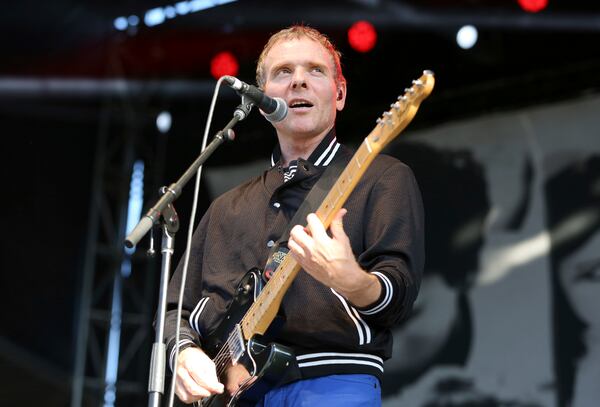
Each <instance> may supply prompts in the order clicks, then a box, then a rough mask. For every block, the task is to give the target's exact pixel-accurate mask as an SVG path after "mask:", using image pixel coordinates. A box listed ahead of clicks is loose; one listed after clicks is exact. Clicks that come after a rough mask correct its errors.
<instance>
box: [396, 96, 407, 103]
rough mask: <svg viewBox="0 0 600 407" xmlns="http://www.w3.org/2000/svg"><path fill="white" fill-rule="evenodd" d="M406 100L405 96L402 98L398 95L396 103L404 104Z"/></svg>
mask: <svg viewBox="0 0 600 407" xmlns="http://www.w3.org/2000/svg"><path fill="white" fill-rule="evenodd" d="M406 99H407V98H406V96H404V95H400V96H398V101H399V102H406Z"/></svg>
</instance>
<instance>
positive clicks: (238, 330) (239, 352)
mask: <svg viewBox="0 0 600 407" xmlns="http://www.w3.org/2000/svg"><path fill="white" fill-rule="evenodd" d="M227 342H228V344H229V356H230V359H231V364H232V365H236V364H237V362H238V361H239V360H240V358H241V357H242V356H244V352H245V351H246V343H245V342H244V336H243V335H242V327H241V326H240V324H235V328H234V329H233V331H232V332H231V334H230V335H229V339H228V341H227Z"/></svg>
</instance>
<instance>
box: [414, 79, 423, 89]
mask: <svg viewBox="0 0 600 407" xmlns="http://www.w3.org/2000/svg"><path fill="white" fill-rule="evenodd" d="M412 83H413V85H415V86H416V87H417V88H421V87H423V81H421V80H420V79H415V80H414V81H412Z"/></svg>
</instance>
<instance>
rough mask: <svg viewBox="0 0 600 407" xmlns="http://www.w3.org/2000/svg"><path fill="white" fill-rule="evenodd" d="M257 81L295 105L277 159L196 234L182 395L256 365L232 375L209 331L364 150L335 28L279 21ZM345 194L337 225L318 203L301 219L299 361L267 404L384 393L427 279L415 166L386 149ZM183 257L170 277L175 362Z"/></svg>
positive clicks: (345, 401)
mask: <svg viewBox="0 0 600 407" xmlns="http://www.w3.org/2000/svg"><path fill="white" fill-rule="evenodd" d="M257 83H258V85H259V86H261V87H262V88H263V90H264V91H265V93H266V94H267V95H269V96H272V97H281V98H282V99H284V100H285V101H286V102H287V104H288V106H289V113H288V116H287V117H286V118H285V119H284V120H283V121H281V122H278V123H274V124H273V126H274V127H275V130H276V132H277V137H278V141H279V144H278V146H277V147H276V148H275V151H274V153H273V156H272V168H271V169H269V170H267V171H265V173H264V174H263V175H262V176H260V177H257V178H254V179H252V180H250V181H248V182H246V183H244V184H242V185H240V186H239V187H237V188H235V189H233V190H232V191H229V192H227V193H225V194H224V195H222V196H221V197H219V198H218V199H217V200H215V202H213V204H212V205H211V207H210V208H209V209H208V211H207V213H206V214H205V216H204V217H203V219H202V221H201V222H200V225H199V226H198V229H197V230H196V232H195V234H194V238H193V242H192V248H191V260H190V268H189V272H188V273H189V274H188V281H187V284H186V292H185V295H184V304H183V308H184V313H183V321H182V328H181V340H180V346H181V349H182V351H181V352H180V355H179V357H178V367H177V371H176V372H175V375H176V392H177V395H178V396H179V398H180V399H181V400H183V401H184V402H186V403H190V402H192V401H195V400H199V399H201V398H203V397H207V396H209V395H212V394H218V393H221V392H223V391H227V392H229V393H233V392H235V390H236V389H237V388H238V386H239V385H240V383H242V381H243V380H245V379H246V378H247V377H248V372H247V371H246V370H245V368H243V366H242V365H241V364H238V365H236V366H234V367H232V368H230V369H229V370H228V372H227V375H226V376H225V377H221V378H218V377H217V375H216V373H215V365H214V364H213V362H212V361H211V360H210V358H209V357H208V356H207V355H206V354H205V353H204V352H203V351H202V350H201V346H202V342H203V339H204V338H205V337H206V336H207V335H210V333H211V332H212V331H213V330H214V329H215V328H216V327H217V326H218V325H219V323H220V322H221V320H222V319H223V316H224V314H225V310H226V308H227V306H228V305H229V303H230V302H231V299H232V297H233V295H234V294H235V289H236V286H237V283H238V282H239V281H240V280H241V278H242V276H243V275H244V274H245V273H246V271H247V270H249V269H250V268H252V267H263V266H264V265H265V264H266V261H267V259H268V256H269V252H270V248H271V247H272V246H273V242H274V241H276V240H278V239H279V237H280V236H281V234H282V233H283V230H284V229H285V226H286V225H287V221H289V220H290V219H291V218H292V217H293V214H294V213H295V211H296V210H297V208H298V207H299V206H300V204H301V202H302V201H303V199H304V197H305V196H306V194H307V193H308V191H309V190H310V189H311V188H312V186H313V185H314V184H315V183H316V182H317V180H318V179H319V177H320V175H321V174H322V173H323V171H324V170H325V168H326V167H327V165H329V163H330V162H332V160H334V159H343V158H344V157H345V158H346V159H348V157H350V156H351V154H352V153H351V152H350V151H349V150H348V149H347V148H345V147H343V146H341V145H340V144H339V143H337V139H336V135H335V130H334V124H335V118H336V114H337V111H341V110H342V109H343V108H344V104H345V100H346V81H345V79H344V77H343V74H342V70H341V66H340V60H339V52H338V51H336V50H335V48H334V47H333V45H332V44H331V43H330V41H329V40H328V39H327V38H326V37H325V36H324V35H322V34H321V33H319V32H318V31H316V30H314V29H312V28H308V27H304V26H293V27H290V28H288V29H285V30H282V31H280V32H278V33H276V34H275V35H273V36H272V37H271V39H270V40H269V42H268V43H267V45H266V46H265V48H264V50H263V52H262V54H261V56H260V58H259V61H258V67H257ZM345 208H346V209H342V210H340V211H339V212H338V213H337V215H336V216H335V218H334V220H333V222H332V224H331V227H330V229H329V232H330V234H328V233H327V231H326V230H325V228H324V227H323V224H322V223H321V222H320V220H319V219H318V218H317V217H316V215H314V214H310V215H309V216H308V217H307V226H306V227H303V226H300V225H297V226H295V227H293V229H292V230H291V232H290V238H289V241H288V242H287V246H288V248H289V255H291V256H293V257H294V259H295V260H296V261H297V262H298V263H299V264H300V265H301V266H302V268H303V271H300V273H299V274H298V276H297V277H296V279H295V280H294V283H293V284H292V285H291V287H290V288H289V290H288V292H287V294H286V296H285V297H284V299H283V302H282V304H281V310H280V312H281V314H282V315H284V316H285V322H284V323H283V325H282V327H281V328H280V329H279V330H278V332H277V334H276V337H275V338H274V339H275V340H276V341H277V342H279V343H282V344H283V345H286V346H289V347H290V348H292V349H293V350H294V352H295V355H296V359H297V364H296V365H295V366H291V367H290V371H291V373H290V375H287V376H289V377H291V378H292V379H291V382H289V383H283V384H282V385H281V386H280V387H278V388H276V389H273V390H271V391H270V392H269V393H267V394H266V396H265V397H264V399H263V401H262V402H261V404H260V405H261V406H275V405H277V406H280V405H287V406H301V405H323V404H325V403H327V404H328V405H329V406H335V405H338V404H339V405H344V406H365V405H379V404H380V399H381V396H380V386H379V380H380V379H381V376H382V373H383V360H384V359H387V358H389V357H390V353H391V333H390V327H391V326H392V325H393V324H395V323H396V322H398V321H399V320H401V319H402V318H403V317H404V316H406V314H407V313H408V312H409V310H410V308H411V306H412V303H413V301H414V299H415V297H416V294H417V291H418V287H419V283H420V276H421V271H422V267H423V214H422V203H421V198H420V194H419V191H418V187H417V185H416V183H415V181H414V178H413V176H412V173H411V172H410V170H409V169H408V167H406V166H405V165H403V164H402V163H400V162H399V161H397V160H395V159H392V158H390V157H384V156H380V157H377V159H376V160H375V161H374V162H373V164H372V165H371V167H370V168H369V169H368V170H367V171H366V172H365V174H364V176H363V178H362V180H361V181H360V182H359V184H358V185H357V187H356V188H355V190H354V192H353V194H352V195H351V196H350V198H349V199H348V201H347V202H346V205H345ZM346 213H348V217H347V218H346V219H345V220H344V223H345V224H343V223H342V220H343V219H344V215H345V214H346ZM284 246H285V244H284ZM181 269H182V265H180V267H178V269H177V270H176V272H175V274H174V277H173V279H172V281H171V284H170V287H169V311H168V315H167V324H166V325H167V326H166V341H167V347H168V355H169V356H170V364H171V366H173V356H174V347H175V341H174V339H175V312H176V311H175V307H176V300H177V290H178V287H179V284H180V281H181ZM292 370H293V371H292ZM219 379H220V380H222V381H224V382H225V383H224V384H222V383H220V382H219ZM336 403H338V404H336Z"/></svg>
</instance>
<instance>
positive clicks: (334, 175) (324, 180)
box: [263, 153, 351, 281]
mask: <svg viewBox="0 0 600 407" xmlns="http://www.w3.org/2000/svg"><path fill="white" fill-rule="evenodd" d="M350 158H351V157H350V156H348V155H346V154H341V153H340V154H337V156H336V157H335V158H334V159H333V161H332V162H331V163H330V164H329V165H328V166H327V168H326V169H325V171H324V172H323V174H322V175H321V178H319V179H318V180H317V182H316V183H315V185H314V186H313V187H312V188H311V190H310V191H309V192H308V194H307V195H306V198H304V201H303V202H302V204H301V205H300V207H299V208H298V210H297V211H296V213H295V214H294V216H293V217H292V219H291V220H290V221H289V222H288V224H287V226H286V227H285V229H284V230H283V232H282V234H281V236H280V237H279V239H278V240H277V242H275V244H274V245H273V247H272V248H271V253H270V254H269V257H268V260H267V264H266V265H265V269H264V272H263V279H265V280H266V281H267V280H269V279H270V278H271V275H272V274H273V272H274V271H275V270H276V269H277V267H278V266H279V264H281V262H282V261H283V259H284V258H285V256H286V254H287V252H288V251H289V249H288V248H287V245H286V244H284V243H287V241H288V239H289V237H290V231H291V230H292V228H293V227H294V226H295V225H304V224H305V223H306V216H307V215H308V214H309V213H312V212H315V211H316V210H317V209H318V208H319V206H320V205H321V203H322V202H323V200H324V199H325V197H326V196H327V194H328V193H329V191H330V190H331V188H332V187H333V185H334V184H335V182H336V181H337V179H338V178H339V176H340V174H341V173H342V171H343V170H344V168H345V167H346V165H347V164H348V162H349V161H350Z"/></svg>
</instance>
